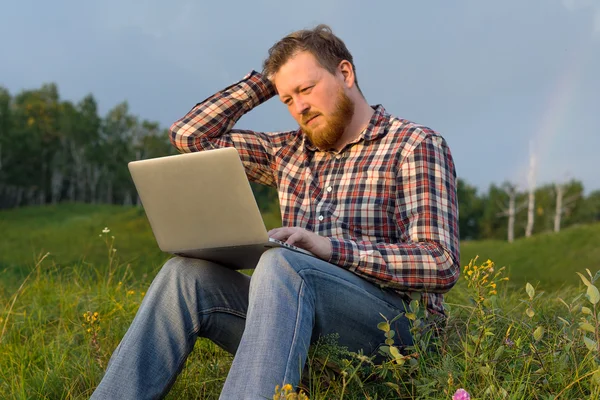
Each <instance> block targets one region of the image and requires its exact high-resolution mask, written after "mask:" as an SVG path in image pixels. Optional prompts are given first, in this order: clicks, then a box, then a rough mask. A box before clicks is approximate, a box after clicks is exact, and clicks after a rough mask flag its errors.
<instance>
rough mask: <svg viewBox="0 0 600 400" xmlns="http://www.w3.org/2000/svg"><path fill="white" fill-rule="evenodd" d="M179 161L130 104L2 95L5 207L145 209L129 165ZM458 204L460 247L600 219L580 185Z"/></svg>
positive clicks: (472, 195) (498, 190) (469, 196)
mask: <svg viewBox="0 0 600 400" xmlns="http://www.w3.org/2000/svg"><path fill="white" fill-rule="evenodd" d="M172 154H176V150H175V149H174V148H173V146H171V144H170V142H169V139H168V131H167V129H164V128H161V127H160V124H159V123H158V122H155V121H148V120H142V119H140V118H138V117H137V116H135V115H132V114H131V112H130V110H129V106H128V104H127V102H122V103H120V104H117V105H116V106H115V107H113V108H112V109H111V110H109V111H108V112H107V113H106V115H104V116H100V115H99V113H98V105H97V102H96V100H95V98H94V96H93V95H92V94H88V95H87V96H85V97H84V98H83V99H81V100H80V101H79V102H77V103H73V102H71V101H68V100H62V99H61V98H60V96H59V92H58V88H57V86H56V84H53V83H51V84H45V85H43V86H42V87H41V88H39V89H33V90H24V91H21V92H20V93H18V94H16V95H14V96H13V95H11V94H10V93H9V91H8V90H7V89H5V88H3V87H0V208H13V207H20V206H28V205H43V204H57V203H59V202H86V203H108V204H124V205H134V204H137V205H139V198H138V197H137V194H136V191H135V187H134V186H133V183H132V181H131V178H130V175H129V171H128V169H127V163H128V162H129V161H133V160H141V159H147V158H154V157H161V156H165V155H172ZM252 188H253V190H254V193H255V195H256V197H257V200H258V203H259V205H260V206H261V208H262V209H263V210H276V209H277V208H278V204H277V195H276V193H275V191H274V190H272V189H270V188H265V187H262V186H259V185H252ZM458 198H459V206H460V231H461V238H463V239H486V238H487V239H507V240H513V239H514V238H515V237H519V236H525V235H527V236H529V235H531V234H535V233H539V232H545V231H553V230H554V231H556V230H559V229H560V228H561V227H566V226H569V225H573V224H578V223H587V222H592V221H599V220H600V190H599V191H595V192H592V193H590V194H589V195H587V196H584V188H583V184H582V183H581V182H579V181H577V180H572V181H570V182H566V183H561V184H548V185H544V186H541V187H538V188H535V190H529V191H525V190H524V191H520V190H519V188H517V187H516V186H515V185H513V184H511V183H508V182H507V183H503V184H501V185H495V184H493V185H491V186H490V188H489V190H488V191H487V193H483V194H480V193H478V191H477V189H476V188H475V187H474V186H471V185H469V184H468V183H467V182H465V181H464V180H462V179H459V181H458ZM532 199H533V202H532ZM532 204H533V206H532Z"/></svg>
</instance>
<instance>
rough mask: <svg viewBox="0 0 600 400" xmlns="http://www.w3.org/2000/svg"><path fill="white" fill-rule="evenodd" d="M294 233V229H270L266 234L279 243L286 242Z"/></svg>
mask: <svg viewBox="0 0 600 400" xmlns="http://www.w3.org/2000/svg"><path fill="white" fill-rule="evenodd" d="M293 233H294V228H286V227H284V228H275V229H271V230H270V231H269V232H267V234H268V235H269V237H271V238H273V239H277V240H281V241H284V242H285V241H286V240H287V239H288V238H289V237H290V236H291V235H292V234H293Z"/></svg>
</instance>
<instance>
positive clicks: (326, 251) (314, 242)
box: [269, 228, 332, 261]
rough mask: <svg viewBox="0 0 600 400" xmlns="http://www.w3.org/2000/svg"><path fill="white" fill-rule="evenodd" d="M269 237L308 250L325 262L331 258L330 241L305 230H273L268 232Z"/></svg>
mask: <svg viewBox="0 0 600 400" xmlns="http://www.w3.org/2000/svg"><path fill="white" fill-rule="evenodd" d="M269 237H272V238H273V239H277V240H281V241H282V242H286V243H287V244H291V245H292V246H296V247H300V248H301V249H304V250H308V251H310V252H311V253H313V254H314V255H316V256H317V257H319V258H321V259H323V260H325V261H329V259H330V258H331V253H332V248H331V241H330V240H329V239H328V238H326V237H324V236H319V235H317V234H316V233H314V232H311V231H307V230H306V229H302V228H275V229H271V230H270V231H269Z"/></svg>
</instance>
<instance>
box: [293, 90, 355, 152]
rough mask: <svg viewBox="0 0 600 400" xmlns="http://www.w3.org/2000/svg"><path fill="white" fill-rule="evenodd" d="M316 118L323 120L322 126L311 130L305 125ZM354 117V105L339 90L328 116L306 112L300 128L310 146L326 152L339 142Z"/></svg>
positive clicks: (342, 91)
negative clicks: (333, 108) (333, 107)
mask: <svg viewBox="0 0 600 400" xmlns="http://www.w3.org/2000/svg"><path fill="white" fill-rule="evenodd" d="M316 116H321V117H322V118H324V119H325V121H324V126H323V127H320V128H314V129H311V128H310V127H308V126H307V125H306V123H307V122H308V121H310V120H311V119H312V118H314V117H316ZM353 116H354V103H353V102H352V100H351V99H350V97H348V95H347V94H346V93H344V90H343V89H342V88H340V90H339V91H338V94H337V98H336V104H335V110H334V111H333V113H332V114H331V115H330V116H325V115H323V114H321V113H319V112H312V113H311V112H308V113H306V114H305V115H303V116H302V124H301V125H300V127H301V128H302V131H303V132H304V133H306V135H307V136H308V138H309V139H310V141H311V142H312V144H314V145H315V146H316V147H317V148H318V149H319V150H321V151H326V150H329V149H331V148H333V146H334V145H335V144H336V143H337V142H338V140H340V138H341V137H342V136H343V135H344V132H345V131H346V127H348V125H349V124H350V121H352V117H353Z"/></svg>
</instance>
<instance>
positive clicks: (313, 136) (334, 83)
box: [273, 52, 354, 151]
mask: <svg viewBox="0 0 600 400" xmlns="http://www.w3.org/2000/svg"><path fill="white" fill-rule="evenodd" d="M273 81H274V83H275V86H276V87H277V92H278V93H279V98H280V99H281V101H282V102H283V103H284V104H285V105H286V106H287V107H288V111H289V112H290V114H291V115H292V117H293V118H294V119H295V120H296V122H298V125H300V128H302V131H303V132H304V133H306V134H307V135H308V137H309V139H310V141H311V142H312V143H313V144H314V145H315V146H316V147H317V148H318V149H319V150H322V151H325V150H329V149H331V148H332V147H333V145H334V144H335V143H337V141H338V140H339V139H340V137H342V135H343V134H344V131H345V129H346V127H347V126H348V124H350V121H351V120H352V116H353V114H354V103H353V102H352V100H351V99H350V98H349V97H348V96H347V95H346V92H345V90H346V87H345V86H344V82H343V76H342V75H341V73H340V74H338V75H333V74H331V73H330V72H329V71H327V70H326V69H325V68H323V67H322V66H321V65H319V63H318V62H317V60H316V59H315V57H314V56H313V55H312V54H310V53H308V52H302V53H298V54H297V55H295V56H294V57H292V58H291V59H290V60H289V61H288V62H287V63H285V64H284V65H283V66H282V67H281V68H280V69H279V71H277V73H276V74H275V77H274V79H273Z"/></svg>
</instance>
